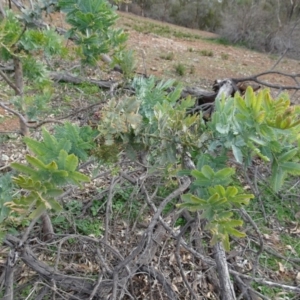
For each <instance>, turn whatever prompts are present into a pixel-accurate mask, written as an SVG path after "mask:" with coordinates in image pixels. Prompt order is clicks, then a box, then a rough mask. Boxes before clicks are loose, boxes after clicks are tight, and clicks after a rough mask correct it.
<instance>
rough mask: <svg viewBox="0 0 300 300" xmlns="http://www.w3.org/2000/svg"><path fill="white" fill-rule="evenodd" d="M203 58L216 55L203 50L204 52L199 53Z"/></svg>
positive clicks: (210, 51)
mask: <svg viewBox="0 0 300 300" xmlns="http://www.w3.org/2000/svg"><path fill="white" fill-rule="evenodd" d="M199 53H200V54H201V55H202V56H208V57H213V56H214V53H213V51H212V50H206V49H203V50H200V52H199Z"/></svg>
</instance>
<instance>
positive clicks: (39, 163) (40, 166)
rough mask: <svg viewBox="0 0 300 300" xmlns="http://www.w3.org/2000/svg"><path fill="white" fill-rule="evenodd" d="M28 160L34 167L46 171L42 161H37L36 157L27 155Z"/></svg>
mask: <svg viewBox="0 0 300 300" xmlns="http://www.w3.org/2000/svg"><path fill="white" fill-rule="evenodd" d="M26 160H27V161H28V162H29V163H30V164H31V165H32V166H34V167H36V168H38V169H42V170H46V169H47V167H46V165H45V164H44V163H43V162H42V161H40V160H39V159H37V158H36V157H33V156H30V155H26Z"/></svg>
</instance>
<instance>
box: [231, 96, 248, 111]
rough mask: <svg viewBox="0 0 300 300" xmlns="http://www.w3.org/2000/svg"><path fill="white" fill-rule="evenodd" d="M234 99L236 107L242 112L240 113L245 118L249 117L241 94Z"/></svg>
mask: <svg viewBox="0 0 300 300" xmlns="http://www.w3.org/2000/svg"><path fill="white" fill-rule="evenodd" d="M234 99H235V105H236V107H237V108H238V110H239V111H240V113H241V114H242V115H244V116H248V115H249V112H248V108H247V106H246V103H245V101H244V99H243V98H242V97H241V96H240V95H239V94H236V96H235V97H234Z"/></svg>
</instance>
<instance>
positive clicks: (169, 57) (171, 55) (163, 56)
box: [159, 52, 174, 60]
mask: <svg viewBox="0 0 300 300" xmlns="http://www.w3.org/2000/svg"><path fill="white" fill-rule="evenodd" d="M159 57H160V58H161V59H165V60H173V59H174V52H168V53H167V54H161V55H160V56H159Z"/></svg>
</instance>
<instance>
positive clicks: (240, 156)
mask: <svg viewBox="0 0 300 300" xmlns="http://www.w3.org/2000/svg"><path fill="white" fill-rule="evenodd" d="M231 148H232V153H233V155H234V158H235V159H236V161H237V162H238V163H240V164H242V163H243V153H242V151H241V149H240V148H239V147H237V146H235V145H234V144H232V145H231Z"/></svg>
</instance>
